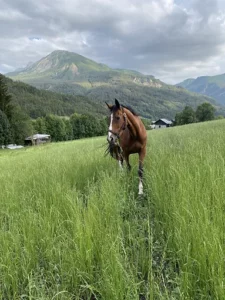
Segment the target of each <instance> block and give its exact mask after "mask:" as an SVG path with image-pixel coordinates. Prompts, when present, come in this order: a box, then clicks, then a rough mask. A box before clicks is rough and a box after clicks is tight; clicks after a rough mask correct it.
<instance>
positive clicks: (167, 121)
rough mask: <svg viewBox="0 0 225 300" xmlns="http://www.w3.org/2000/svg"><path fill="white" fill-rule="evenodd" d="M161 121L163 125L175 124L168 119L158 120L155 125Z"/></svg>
mask: <svg viewBox="0 0 225 300" xmlns="http://www.w3.org/2000/svg"><path fill="white" fill-rule="evenodd" d="M159 121H162V122H163V123H165V124H167V125H171V124H173V121H171V120H168V119H158V120H157V121H155V122H154V124H155V123H157V122H159Z"/></svg>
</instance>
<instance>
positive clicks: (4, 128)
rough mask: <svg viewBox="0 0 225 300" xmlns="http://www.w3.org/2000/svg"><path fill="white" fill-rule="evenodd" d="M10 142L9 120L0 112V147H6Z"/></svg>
mask: <svg viewBox="0 0 225 300" xmlns="http://www.w3.org/2000/svg"><path fill="white" fill-rule="evenodd" d="M11 141H12V136H11V129H10V124H9V120H8V118H7V116H6V114H5V113H4V112H2V111H1V110H0V145H7V144H9V143H10V142H11Z"/></svg>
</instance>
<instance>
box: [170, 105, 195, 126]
mask: <svg viewBox="0 0 225 300" xmlns="http://www.w3.org/2000/svg"><path fill="white" fill-rule="evenodd" d="M195 122H196V115H195V111H194V110H193V108H192V107H190V106H185V108H184V109H183V111H182V112H180V113H177V114H176V116H175V124H176V125H184V124H191V123H195Z"/></svg>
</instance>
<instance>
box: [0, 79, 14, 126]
mask: <svg viewBox="0 0 225 300" xmlns="http://www.w3.org/2000/svg"><path fill="white" fill-rule="evenodd" d="M11 101H12V96H11V95H9V94H8V88H7V86H6V84H5V81H4V76H3V75H2V74H0V110H1V111H2V112H3V113H4V114H5V115H6V116H7V118H8V120H9V121H10V120H11V118H12V113H13V109H14V107H13V105H12V104H11Z"/></svg>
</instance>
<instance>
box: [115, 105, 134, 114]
mask: <svg viewBox="0 0 225 300" xmlns="http://www.w3.org/2000/svg"><path fill="white" fill-rule="evenodd" d="M121 107H123V108H126V109H128V110H129V111H130V112H131V113H132V114H133V115H134V116H138V114H137V113H136V111H135V110H134V109H133V108H132V107H130V106H129V105H128V106H126V105H123V104H121ZM117 109H118V108H117V107H116V105H113V107H112V109H111V110H112V111H116V110H117Z"/></svg>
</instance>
